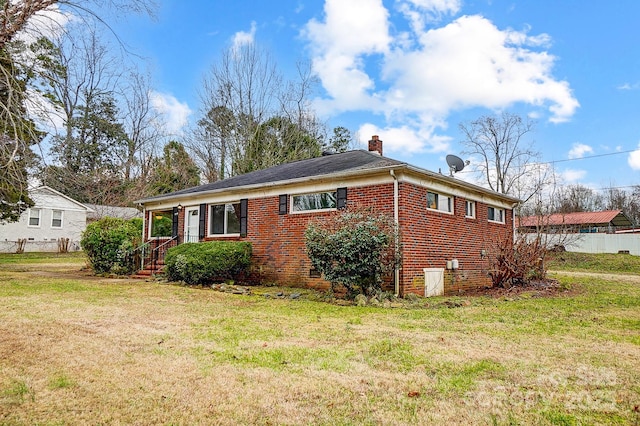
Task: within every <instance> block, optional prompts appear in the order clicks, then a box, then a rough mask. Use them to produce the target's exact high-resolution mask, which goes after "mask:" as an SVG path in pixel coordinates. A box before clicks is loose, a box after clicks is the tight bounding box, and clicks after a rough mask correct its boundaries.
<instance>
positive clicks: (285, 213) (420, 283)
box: [138, 136, 518, 296]
mask: <svg viewBox="0 0 640 426" xmlns="http://www.w3.org/2000/svg"><path fill="white" fill-rule="evenodd" d="M138 202H139V203H140V204H141V205H142V206H143V207H144V221H145V226H144V239H145V240H146V241H149V243H150V244H151V246H152V247H160V248H159V249H158V250H161V249H162V247H168V246H170V245H173V244H179V243H182V242H200V241H211V240H237V241H250V242H251V243H252V246H253V263H254V265H255V267H256V270H257V271H258V272H259V275H260V276H261V277H262V278H263V279H265V280H269V281H273V282H278V283H280V284H285V285H293V286H307V287H311V288H328V287H329V283H327V282H326V281H325V280H324V279H323V278H322V277H321V276H318V274H317V271H315V270H314V269H313V268H312V265H311V261H310V259H309V258H308V256H307V254H306V247H305V241H304V231H305V229H306V227H307V224H308V223H309V221H310V220H312V219H314V218H318V217H322V216H326V215H328V214H329V213H330V212H331V211H335V210H336V209H341V208H344V207H347V206H371V207H373V208H375V209H376V211H381V212H385V213H387V214H389V215H391V216H393V217H394V218H395V220H396V222H397V224H398V226H399V229H400V235H401V236H400V238H401V241H400V243H401V244H402V250H403V255H402V265H401V267H400V268H399V269H398V270H397V271H396V273H395V274H394V276H393V277H390V281H389V288H387V290H391V291H394V292H395V293H396V294H400V295H404V294H407V293H416V294H419V295H427V296H429V295H436V294H443V293H445V294H454V293H457V292H459V291H463V290H465V289H471V288H477V287H484V286H489V285H491V281H490V279H489V278H488V276H487V270H488V268H489V261H488V256H487V254H488V252H489V250H490V249H491V247H492V245H493V244H495V241H497V240H500V239H504V238H509V239H512V238H513V234H514V233H513V223H514V222H513V208H514V206H515V205H516V204H517V203H518V200H517V199H516V198H513V197H510V196H506V195H503V194H499V193H496V192H493V191H489V190H487V189H484V188H481V187H479V186H476V185H473V184H470V183H467V182H464V181H461V180H459V179H456V178H454V177H451V176H446V175H443V174H441V173H435V172H431V171H428V170H424V169H421V168H419V167H415V166H412V165H410V164H407V163H404V162H400V161H396V160H393V159H390V158H387V157H384V156H382V141H381V140H380V139H379V138H378V136H373V138H372V140H371V141H369V151H365V150H355V151H348V152H345V153H339V154H330V155H325V156H322V157H318V158H312V159H308V160H301V161H296V162H292V163H287V164H282V165H278V166H275V167H271V168H269V169H265V170H259V171H255V172H251V173H247V174H244V175H239V176H235V177H232V178H229V179H225V180H221V181H217V182H213V183H208V184H204V185H201V186H197V187H194V188H188V189H184V190H181V191H177V192H173V193H170V194H165V195H160V196H156V197H150V198H145V199H142V200H139V201H138Z"/></svg>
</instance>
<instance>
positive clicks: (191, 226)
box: [184, 207, 200, 243]
mask: <svg viewBox="0 0 640 426" xmlns="http://www.w3.org/2000/svg"><path fill="white" fill-rule="evenodd" d="M184 214H185V221H184V242H185V243H197V242H198V227H199V226H200V209H199V208H198V207H193V208H187V209H185V212H184Z"/></svg>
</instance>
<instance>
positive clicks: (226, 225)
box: [209, 203, 240, 235]
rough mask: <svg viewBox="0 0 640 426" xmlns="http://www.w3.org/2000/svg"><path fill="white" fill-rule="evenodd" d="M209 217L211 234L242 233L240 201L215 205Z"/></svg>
mask: <svg viewBox="0 0 640 426" xmlns="http://www.w3.org/2000/svg"><path fill="white" fill-rule="evenodd" d="M209 217H210V223H209V232H210V234H211V235H227V234H239V233H240V203H233V204H216V205H213V206H211V214H210V215H209Z"/></svg>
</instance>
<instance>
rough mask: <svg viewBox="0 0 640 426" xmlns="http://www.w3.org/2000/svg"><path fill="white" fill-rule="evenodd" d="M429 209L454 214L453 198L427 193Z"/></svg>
mask: <svg viewBox="0 0 640 426" xmlns="http://www.w3.org/2000/svg"><path fill="white" fill-rule="evenodd" d="M427 208H428V209H430V210H439V211H441V212H447V213H451V212H453V197H450V196H448V195H442V194H437V193H435V192H427Z"/></svg>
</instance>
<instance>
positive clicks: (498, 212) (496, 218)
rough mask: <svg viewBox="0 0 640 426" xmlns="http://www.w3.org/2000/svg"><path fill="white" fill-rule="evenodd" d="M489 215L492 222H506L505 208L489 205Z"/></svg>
mask: <svg viewBox="0 0 640 426" xmlns="http://www.w3.org/2000/svg"><path fill="white" fill-rule="evenodd" d="M487 216H488V218H489V221H491V222H499V223H504V209H499V208H497V207H488V210H487Z"/></svg>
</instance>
